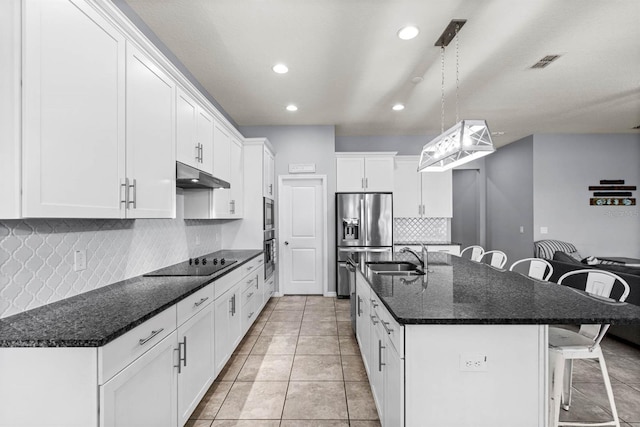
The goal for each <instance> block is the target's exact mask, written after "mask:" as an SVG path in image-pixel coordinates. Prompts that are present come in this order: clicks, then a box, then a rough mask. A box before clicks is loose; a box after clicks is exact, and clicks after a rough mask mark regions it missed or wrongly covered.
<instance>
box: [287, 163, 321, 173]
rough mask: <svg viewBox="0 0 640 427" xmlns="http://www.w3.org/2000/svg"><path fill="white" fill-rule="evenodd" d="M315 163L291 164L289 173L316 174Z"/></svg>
mask: <svg viewBox="0 0 640 427" xmlns="http://www.w3.org/2000/svg"><path fill="white" fill-rule="evenodd" d="M315 172H316V164H315V163H289V173H315Z"/></svg>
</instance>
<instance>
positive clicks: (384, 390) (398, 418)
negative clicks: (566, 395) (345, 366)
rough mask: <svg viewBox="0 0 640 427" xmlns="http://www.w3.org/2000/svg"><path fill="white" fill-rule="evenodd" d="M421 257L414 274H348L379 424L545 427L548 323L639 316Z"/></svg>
mask: <svg viewBox="0 0 640 427" xmlns="http://www.w3.org/2000/svg"><path fill="white" fill-rule="evenodd" d="M381 256H382V257H384V255H381ZM395 257H396V259H398V258H401V257H402V258H403V259H404V260H408V261H412V260H413V261H414V260H415V258H412V257H411V256H410V255H409V254H395ZM381 259H384V258H381ZM369 261H374V260H371V259H369ZM428 264H429V265H428V270H429V272H428V273H427V274H426V275H424V276H390V275H383V274H376V273H374V272H372V271H371V269H370V268H368V267H367V264H366V263H365V262H362V263H361V264H360V265H359V266H358V267H359V268H358V269H357V272H356V292H357V302H358V304H357V305H356V309H357V317H356V335H357V339H358V343H359V345H360V350H361V352H362V356H363V360H364V362H365V368H366V369H367V373H368V374H369V380H370V383H371V387H372V392H373V395H374V400H375V401H376V405H377V406H378V412H379V414H380V418H381V420H382V424H383V426H402V425H406V426H421V427H422V426H424V427H428V426H438V427H440V426H452V427H453V426H455V427H463V426H474V427H478V426H486V427H489V426H491V427H496V426H505V427H506V426H514V425H517V426H531V427H540V426H546V425H547V405H548V402H547V396H548V392H547V388H548V379H547V372H548V368H547V345H548V326H549V325H554V324H583V323H612V324H638V323H640V307H637V306H634V305H630V304H624V303H612V302H605V301H603V300H601V299H597V298H594V297H592V296H589V295H588V294H586V293H584V292H580V291H577V290H575V289H572V288H568V287H565V286H560V285H557V284H555V283H547V282H541V281H537V280H533V279H529V278H527V277H524V276H522V275H520V274H517V273H513V272H508V271H501V270H497V269H494V268H492V267H489V266H487V265H484V264H478V263H474V262H471V261H468V260H464V259H461V258H458V257H453V256H448V255H443V254H429V263H428Z"/></svg>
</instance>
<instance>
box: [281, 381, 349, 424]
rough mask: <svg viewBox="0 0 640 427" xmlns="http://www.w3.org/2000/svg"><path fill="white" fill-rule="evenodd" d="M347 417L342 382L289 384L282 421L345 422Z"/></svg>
mask: <svg viewBox="0 0 640 427" xmlns="http://www.w3.org/2000/svg"><path fill="white" fill-rule="evenodd" d="M347 416H348V415H347V405H346V398H345V392H344V383H343V382H342V381H332V382H329V381H325V382H291V383H289V389H288V390H287V400H286V401H285V405H284V412H283V414H282V419H283V420H285V419H288V420H303V419H307V420H323V419H324V420H345V419H347Z"/></svg>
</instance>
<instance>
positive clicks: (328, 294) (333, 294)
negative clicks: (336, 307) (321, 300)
mask: <svg viewBox="0 0 640 427" xmlns="http://www.w3.org/2000/svg"><path fill="white" fill-rule="evenodd" d="M337 295H338V294H336V293H335V292H325V293H324V296H325V297H333V298H335V297H336V296H337Z"/></svg>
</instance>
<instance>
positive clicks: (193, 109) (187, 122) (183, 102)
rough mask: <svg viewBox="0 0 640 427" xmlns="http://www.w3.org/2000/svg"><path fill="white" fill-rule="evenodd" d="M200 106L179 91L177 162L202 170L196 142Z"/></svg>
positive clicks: (177, 100) (177, 103) (177, 99)
mask: <svg viewBox="0 0 640 427" xmlns="http://www.w3.org/2000/svg"><path fill="white" fill-rule="evenodd" d="M197 115H198V104H197V103H196V101H195V100H194V99H193V98H192V97H191V96H190V95H189V94H187V93H186V92H184V91H182V90H181V89H178V91H177V96H176V160H177V161H179V162H182V163H184V164H186V165H189V166H193V167H194V168H198V169H200V146H199V145H198V143H197V142H196V117H197Z"/></svg>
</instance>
